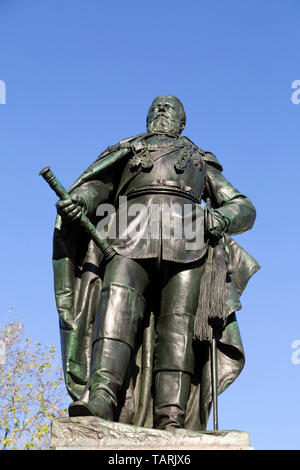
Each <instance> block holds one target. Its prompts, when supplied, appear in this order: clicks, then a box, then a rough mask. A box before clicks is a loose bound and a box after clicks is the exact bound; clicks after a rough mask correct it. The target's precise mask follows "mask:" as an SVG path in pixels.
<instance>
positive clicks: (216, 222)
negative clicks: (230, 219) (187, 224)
mask: <svg viewBox="0 0 300 470" xmlns="http://www.w3.org/2000/svg"><path fill="white" fill-rule="evenodd" d="M227 225H228V224H227V221H226V219H225V217H223V216H222V215H221V214H220V213H219V212H217V211H209V217H208V227H207V231H208V233H209V236H210V238H212V239H213V240H215V241H218V240H220V238H221V237H222V236H223V234H224V233H225V232H226V229H227Z"/></svg>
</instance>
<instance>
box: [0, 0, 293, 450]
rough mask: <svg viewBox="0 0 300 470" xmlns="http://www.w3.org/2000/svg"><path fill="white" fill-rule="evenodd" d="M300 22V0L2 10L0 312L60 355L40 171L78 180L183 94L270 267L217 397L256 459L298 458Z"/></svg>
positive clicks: (1, 2)
mask: <svg viewBox="0 0 300 470" xmlns="http://www.w3.org/2000/svg"><path fill="white" fill-rule="evenodd" d="M299 14H300V4H299V1H298V0H285V1H282V0H264V1H263V2H262V1H260V0H245V1H243V2H241V1H239V0H226V1H224V0H214V1H213V2H212V1H204V0H186V1H185V2H182V1H178V0H163V1H162V0H160V1H158V0H152V1H151V2H149V1H147V2H146V1H144V0H128V1H126V2H124V1H120V0H115V1H114V2H108V1H102V0H86V1H84V0H63V1H62V0H43V1H39V0H27V1H26V2H24V1H21V0H0V45H1V46H0V47H1V49H0V51H1V52H0V80H2V81H4V82H5V84H6V104H0V156H1V167H0V169H1V176H0V178H1V232H0V246H1V265H2V269H1V273H0V276H1V282H0V307H1V310H0V311H1V315H0V318H2V321H3V319H4V318H6V317H7V316H8V317H9V316H10V317H11V318H12V317H13V316H14V315H18V316H19V317H20V318H23V319H24V321H25V327H26V330H27V332H28V334H29V335H30V336H32V337H33V338H34V339H35V340H39V341H41V342H42V343H43V344H52V345H55V346H56V347H58V348H59V332H58V319H57V313H56V308H55V303H54V294H53V278H52V265H51V252H52V231H53V223H54V219H55V213H56V211H55V206H54V204H55V202H56V196H55V195H54V193H53V192H52V191H51V190H50V188H49V187H48V186H47V185H46V183H45V182H44V181H43V180H42V179H41V177H39V176H38V173H39V171H40V169H41V168H43V167H44V166H46V165H51V168H52V169H53V171H54V172H55V174H56V175H57V176H58V178H59V179H60V180H61V182H62V183H63V184H64V185H65V186H66V187H67V186H69V185H71V184H72V183H73V181H74V180H75V179H76V178H77V176H78V175H79V174H80V173H81V172H82V171H83V170H84V169H85V168H86V167H87V166H88V165H89V164H90V163H91V162H92V161H93V160H95V158H96V157H97V155H98V154H99V153H100V152H101V151H102V150H104V149H105V148H106V147H107V146H108V145H112V144H114V143H116V142H118V141H119V140H120V139H121V138H123V137H128V136H131V135H135V134H138V133H140V132H143V131H144V129H145V118H146V113H147V110H148V107H149V105H150V103H151V101H152V99H153V98H154V97H155V96H157V95H159V94H174V95H176V96H178V97H179V98H180V99H181V100H182V102H183V104H184V106H185V109H186V114H187V126H186V130H185V135H187V136H188V137H189V138H191V139H192V140H193V141H194V142H195V143H196V144H198V145H199V146H200V147H202V148H204V149H206V150H210V151H212V152H214V153H215V154H216V155H217V157H218V159H219V160H220V162H221V163H222V165H223V167H224V175H225V176H226V177H227V178H228V179H229V180H230V181H231V183H232V184H233V185H234V186H236V187H237V188H238V189H239V190H240V191H241V192H243V193H245V194H247V196H249V198H250V199H251V200H252V201H253V203H254V205H255V206H256V208H257V220H256V224H255V225H254V228H253V230H252V231H250V232H247V233H246V234H244V235H242V236H238V237H236V240H237V241H238V242H239V243H240V244H241V245H242V246H243V247H244V248H245V249H246V250H247V251H249V252H250V253H251V254H252V255H253V256H255V258H256V259H257V260H258V261H259V263H260V264H261V266H262V269H261V270H260V271H259V272H258V273H257V274H256V275H255V276H254V278H253V279H251V281H250V283H249V286H248V288H247V290H246V292H245V293H244V294H243V296H242V302H243V309H242V310H241V311H240V312H238V314H237V315H238V321H239V326H240V330H241V335H242V339H243V344H244V349H245V353H246V366H245V369H244V371H243V372H242V374H241V376H240V377H239V378H238V379H237V380H236V382H235V383H234V384H233V385H232V386H231V387H230V388H229V389H228V390H227V391H226V392H225V393H224V394H223V395H222V396H221V397H220V403H219V408H220V417H219V421H220V427H221V428H223V429H240V430H245V431H248V432H249V433H250V439H251V444H252V445H253V446H254V447H255V448H257V449H300V407H299V374H300V364H295V363H293V361H292V354H293V352H294V353H295V356H294V358H296V359H299V357H300V354H299V355H297V351H295V350H293V349H292V343H293V342H294V341H296V340H300V317H299V301H300V299H299V290H300V289H299V277H300V276H299V274H300V263H299V261H300V260H299V229H300V224H299V173H300V155H299V144H300V132H299V131H300V104H298V105H297V104H293V103H292V100H291V96H292V93H293V90H292V88H291V86H292V83H293V82H294V81H295V80H297V79H300V69H299V40H300V27H299V18H300V16H299ZM0 99H1V95H0ZM10 307H13V308H14V311H13V312H12V313H10V314H8V313H7V312H8V310H9V309H10ZM294 362H297V360H294Z"/></svg>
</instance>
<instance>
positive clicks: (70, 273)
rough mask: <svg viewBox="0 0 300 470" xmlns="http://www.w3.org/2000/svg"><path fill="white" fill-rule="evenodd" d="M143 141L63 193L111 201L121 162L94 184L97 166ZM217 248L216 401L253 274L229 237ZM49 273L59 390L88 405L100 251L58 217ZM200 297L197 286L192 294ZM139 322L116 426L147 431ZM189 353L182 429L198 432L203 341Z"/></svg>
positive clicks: (235, 371)
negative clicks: (220, 289)
mask: <svg viewBox="0 0 300 470" xmlns="http://www.w3.org/2000/svg"><path fill="white" fill-rule="evenodd" d="M143 135H144V134H141V135H140V136H137V137H134V138H130V139H125V140H123V141H121V142H120V143H119V144H117V145H116V146H114V147H109V148H108V149H107V150H106V151H105V152H103V153H102V154H101V155H100V156H99V158H98V159H97V160H96V161H95V162H94V163H93V164H92V165H90V167H88V169H87V170H86V171H85V172H84V173H83V174H82V175H81V177H80V178H79V179H78V180H77V181H76V182H75V183H74V184H73V186H71V188H70V189H69V192H73V191H75V192H76V189H77V188H80V191H81V194H82V192H83V193H84V191H87V192H88V193H89V194H91V193H92V194H93V195H94V197H95V204H96V206H97V205H98V204H100V203H104V202H113V201H114V198H115V195H116V189H117V187H118V183H119V177H120V175H121V174H122V171H123V168H124V162H123V161H122V158H120V159H119V160H116V161H115V163H114V165H112V166H108V168H107V170H105V171H101V180H100V179H98V178H97V168H98V167H99V163H100V164H101V165H102V168H103V163H104V166H105V162H106V159H107V158H109V156H110V155H111V154H112V153H113V152H114V151H115V150H118V149H122V148H126V146H127V145H130V142H131V141H132V140H133V139H142V137H143ZM123 160H124V159H123ZM207 163H208V164H212V165H214V166H215V167H216V166H217V164H218V162H217V163H216V160H215V159H214V158H212V154H210V153H208V156H207ZM92 222H94V223H95V222H96V221H95V220H92ZM221 245H222V248H223V252H224V254H225V257H226V265H227V281H226V282H227V283H228V287H229V288H228V289H227V290H226V292H227V299H226V312H225V316H226V320H225V327H224V329H223V332H222V335H221V337H220V338H219V340H218V342H217V349H218V354H217V358H218V359H217V360H218V387H217V389H218V394H220V393H222V392H223V391H224V390H225V389H226V388H227V387H228V386H229V385H230V384H231V383H232V382H233V381H234V380H235V379H236V378H237V376H238V375H239V374H240V372H241V371H242V369H243V367H244V363H245V355H244V351H243V346H242V341H241V337H240V333H239V328H238V323H237V320H236V315H235V311H236V310H239V309H240V308H241V304H240V300H239V297H240V295H241V294H242V292H243V290H244V289H245V287H246V285H247V282H248V280H249V279H250V277H251V276H252V275H253V274H254V273H255V272H256V271H258V269H259V268H260V266H259V265H258V263H257V262H256V260H255V259H254V258H253V257H252V256H251V255H249V254H248V253H247V252H246V251H245V250H244V249H243V248H242V247H241V246H240V245H238V244H237V243H236V242H235V241H234V240H233V239H232V238H231V237H229V236H227V235H225V236H224V237H223V240H221ZM204 265H205V263H204ZM53 268H54V286H55V296H56V305H57V310H58V314H59V328H60V336H61V350H62V361H63V370H64V377H65V383H66V387H67V390H68V392H69V394H70V396H71V397H72V399H73V400H79V399H83V400H87V398H88V390H87V382H88V379H89V376H90V368H91V358H92V340H93V327H94V320H95V314H96V310H97V307H98V303H99V296H100V292H101V288H102V283H103V275H104V270H105V261H104V259H103V255H102V253H101V251H100V249H99V248H98V247H97V246H96V244H95V243H94V241H93V240H91V239H90V238H89V236H88V235H86V234H85V232H84V231H83V230H82V229H81V228H80V226H78V225H77V224H73V223H70V222H68V221H65V220H62V218H61V217H60V216H59V215H58V216H57V219H56V223H55V230H54V240H53ZM203 278H204V277H203ZM204 287H205V286H204ZM202 288H203V286H202ZM200 290H201V286H199V292H200ZM145 317H146V318H145V322H144V327H143V339H142V344H141V345H140V347H139V349H138V350H137V353H136V354H135V355H134V357H133V358H132V361H131V364H130V366H129V368H128V374H127V379H126V380H125V385H124V387H123V389H122V390H121V392H120V396H119V406H118V409H117V410H116V416H115V420H117V421H120V422H123V423H127V424H134V425H138V426H145V427H152V360H153V350H154V343H155V330H154V313H153V312H150V311H149V312H148V315H146V316H145ZM194 351H195V359H196V360H195V373H194V376H193V378H192V385H191V391H190V396H189V401H188V405H187V413H186V420H185V428H186V429H192V430H196V431H199V430H205V429H206V426H207V422H208V418H209V414H210V409H211V404H212V384H211V357H210V343H209V341H206V340H204V341H200V340H199V339H195V341H194Z"/></svg>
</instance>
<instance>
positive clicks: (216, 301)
mask: <svg viewBox="0 0 300 470" xmlns="http://www.w3.org/2000/svg"><path fill="white" fill-rule="evenodd" d="M229 289H230V283H229V282H227V263H226V258H225V248H224V242H223V240H222V239H221V240H220V241H219V242H218V244H217V245H215V246H212V245H209V246H208V251H207V259H206V261H205V263H204V266H203V270H202V276H201V283H200V291H199V301H198V308H197V312H196V317H195V323H194V339H199V340H200V341H205V340H207V341H211V340H212V325H215V326H219V327H220V326H223V324H224V320H225V318H226V316H227V311H226V304H227V300H228V296H229Z"/></svg>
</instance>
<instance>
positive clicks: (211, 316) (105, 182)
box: [53, 95, 259, 430]
mask: <svg viewBox="0 0 300 470" xmlns="http://www.w3.org/2000/svg"><path fill="white" fill-rule="evenodd" d="M185 122H186V116H185V111H184V108H183V106H182V104H181V102H180V101H179V100H178V99H177V98H176V97H174V96H170V95H169V96H158V97H157V98H155V100H154V101H153V103H152V105H151V107H150V109H149V112H148V115H147V132H146V133H142V134H140V135H138V136H135V137H132V138H128V139H124V140H123V141H121V142H119V143H118V144H117V145H115V146H113V147H109V148H108V149H107V150H106V151H105V152H103V153H102V154H101V155H100V157H99V158H98V159H97V160H96V161H95V163H93V164H92V165H90V167H88V169H87V170H86V171H85V172H84V173H83V174H82V175H81V176H80V177H79V178H78V180H77V181H76V182H75V183H74V184H73V186H72V187H71V188H70V191H69V193H70V195H71V197H70V198H69V199H66V200H63V201H59V202H58V203H57V209H58V213H59V215H58V218H57V222H56V229H55V236H54V256H53V262H54V273H55V290H56V300H57V307H58V311H59V315H60V329H61V338H62V352H63V362H64V372H65V380H66V385H67V388H68V391H69V393H70V394H71V396H72V398H73V400H74V402H73V403H72V404H71V405H70V407H69V414H70V416H88V415H94V416H98V417H101V418H104V419H107V420H119V421H120V422H126V423H131V424H136V425H144V426H153V427H155V428H157V429H169V428H173V427H177V428H182V427H185V428H190V429H196V430H197V429H205V427H206V424H207V419H208V415H209V409H210V404H211V388H212V387H211V371H210V365H211V358H210V353H209V351H210V348H209V344H210V341H211V338H212V329H213V328H216V330H217V335H218V372H219V373H218V393H221V392H222V391H223V390H224V389H225V388H226V387H227V386H228V385H229V384H230V383H232V381H233V380H234V379H235V377H236V376H237V375H238V374H239V373H240V371H241V369H242V367H243V364H244V354H243V349H242V343H241V340H240V336H239V330H238V326H237V322H236V318H235V313H234V312H235V311H236V310H238V309H240V308H241V304H240V301H239V296H240V294H241V292H242V290H243V289H244V287H245V286H246V283H247V281H248V279H249V278H250V276H251V275H252V274H253V273H254V272H255V271H256V270H257V269H258V268H259V266H258V264H257V263H256V261H255V260H254V259H253V258H252V257H251V256H250V255H249V254H248V253H246V252H245V251H244V250H243V249H242V248H241V247H240V246H239V245H238V244H237V243H236V242H235V241H233V240H232V239H231V238H230V236H229V235H233V234H239V233H242V232H244V231H246V230H249V229H250V228H251V227H252V225H253V223H254V220H255V209H254V207H253V205H252V203H251V202H250V200H249V199H248V198H247V197H246V196H245V195H243V194H241V193H240V192H239V191H237V190H236V189H235V188H234V187H233V186H232V185H231V184H230V183H229V182H228V181H227V180H226V178H225V177H224V176H223V175H222V166H221V164H220V163H219V162H218V160H217V158H216V157H215V156H214V155H213V154H212V153H210V152H206V151H203V150H202V149H200V148H199V147H197V146H196V145H195V144H194V143H193V142H192V141H191V140H189V139H188V138H187V137H184V136H181V133H182V131H183V129H184V127H185ZM201 200H203V201H205V202H206V209H204V207H203V206H202V205H201ZM108 203H109V204H112V205H113V207H114V208H115V213H114V214H113V215H112V216H111V218H110V223H109V227H105V230H104V229H103V226H104V225H105V222H106V221H107V218H106V219H105V218H103V217H102V219H100V217H99V216H104V211H103V210H102V209H103V208H104V210H105V208H106V207H108ZM101 207H102V209H101ZM83 212H84V213H85V214H86V215H87V216H88V217H89V218H90V219H91V220H92V221H93V222H94V223H95V224H96V223H98V224H99V221H100V225H98V227H100V226H101V220H102V222H103V221H104V223H103V224H102V226H101V227H102V229H103V230H102V234H103V236H104V234H105V236H106V238H107V239H108V241H109V243H110V245H111V246H112V247H113V248H114V250H115V252H116V254H115V256H114V257H113V258H112V259H111V260H109V262H105V261H104V259H103V256H102V254H101V251H100V249H99V248H98V247H97V246H96V245H95V243H94V242H93V241H92V240H90V239H89V237H87V236H86V235H85V234H84V233H83V232H82V231H81V229H80V227H79V226H78V224H76V219H78V218H80V217H81V214H82V213H83ZM124 217H125V218H124ZM124 220H125V221H126V223H124Z"/></svg>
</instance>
